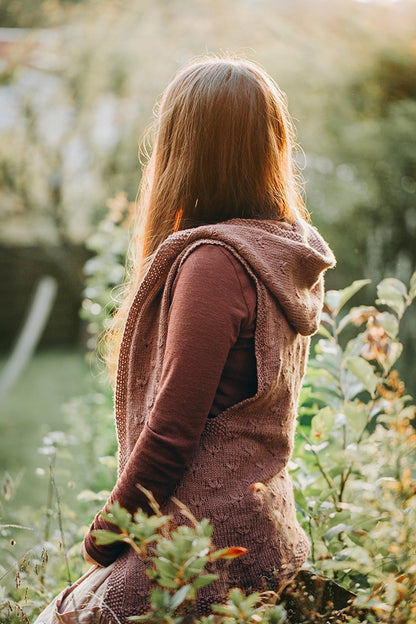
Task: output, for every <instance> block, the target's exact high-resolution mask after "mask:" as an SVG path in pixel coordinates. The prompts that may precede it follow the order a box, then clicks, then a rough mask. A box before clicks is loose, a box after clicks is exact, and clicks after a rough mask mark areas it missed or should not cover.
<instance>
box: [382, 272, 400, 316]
mask: <svg viewBox="0 0 416 624" xmlns="http://www.w3.org/2000/svg"><path fill="white" fill-rule="evenodd" d="M377 296H378V299H377V301H376V303H378V304H383V305H387V306H388V307H389V308H391V309H392V310H394V311H395V312H396V314H397V315H398V317H399V318H401V317H402V315H403V312H404V311H405V308H406V298H407V290H406V286H405V285H404V284H403V282H401V281H400V280H398V279H396V278H395V277H388V278H386V279H384V280H382V281H381V282H380V284H379V285H378V286H377Z"/></svg>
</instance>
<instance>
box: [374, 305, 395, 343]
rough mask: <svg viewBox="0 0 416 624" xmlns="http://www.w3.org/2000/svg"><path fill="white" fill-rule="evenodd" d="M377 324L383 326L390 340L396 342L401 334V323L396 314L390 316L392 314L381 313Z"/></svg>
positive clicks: (378, 315)
mask: <svg viewBox="0 0 416 624" xmlns="http://www.w3.org/2000/svg"><path fill="white" fill-rule="evenodd" d="M377 324H378V325H381V327H382V328H383V329H384V331H385V332H386V334H387V335H388V336H389V338H392V339H393V340H394V339H395V338H396V337H397V334H398V333H399V321H398V319H397V317H396V316H394V314H390V312H380V313H379V314H377Z"/></svg>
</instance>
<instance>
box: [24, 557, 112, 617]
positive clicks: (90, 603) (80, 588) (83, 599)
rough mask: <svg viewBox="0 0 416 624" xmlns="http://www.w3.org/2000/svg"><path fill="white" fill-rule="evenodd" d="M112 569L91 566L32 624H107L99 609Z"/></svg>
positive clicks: (110, 567) (102, 602) (109, 567)
mask: <svg viewBox="0 0 416 624" xmlns="http://www.w3.org/2000/svg"><path fill="white" fill-rule="evenodd" d="M113 566H114V564H111V565H109V566H107V567H106V568H102V567H100V566H92V567H91V568H90V569H89V570H88V571H87V572H86V573H85V574H84V575H83V576H81V577H80V578H79V579H78V580H77V581H75V583H73V584H72V585H71V586H70V587H67V588H66V589H64V590H63V591H62V592H61V593H60V594H58V596H56V598H55V599H54V600H53V601H52V602H51V603H50V604H49V605H48V606H47V607H46V608H45V609H44V610H43V611H42V613H40V615H39V616H38V617H37V619H36V620H35V621H34V623H33V624H108V620H107V619H106V618H104V616H103V615H102V608H103V605H104V596H105V592H106V587H107V582H108V578H109V576H110V574H111V572H112V569H113Z"/></svg>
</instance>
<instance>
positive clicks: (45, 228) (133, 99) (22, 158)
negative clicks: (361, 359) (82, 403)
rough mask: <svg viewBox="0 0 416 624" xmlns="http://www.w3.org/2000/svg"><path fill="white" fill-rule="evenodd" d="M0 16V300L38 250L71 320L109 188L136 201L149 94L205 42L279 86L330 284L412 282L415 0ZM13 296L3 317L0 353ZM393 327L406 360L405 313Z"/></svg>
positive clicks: (264, 0) (65, 8)
mask: <svg viewBox="0 0 416 624" xmlns="http://www.w3.org/2000/svg"><path fill="white" fill-rule="evenodd" d="M0 20H1V22H0V23H1V25H2V26H3V27H4V28H2V29H0V72H1V73H0V104H1V108H2V114H1V117H0V137H1V141H0V245H1V247H2V248H3V251H4V252H5V253H3V254H2V255H3V257H4V258H6V259H5V260H3V261H0V262H2V264H3V265H5V263H6V270H5V271H4V274H5V280H6V282H7V287H5V286H3V287H2V296H4V297H6V298H9V297H10V294H12V297H11V298H12V299H16V296H17V297H18V298H19V296H18V294H16V293H15V287H14V286H13V284H16V282H17V281H18V280H17V278H16V270H15V271H13V269H10V258H11V257H12V256H13V257H14V258H16V261H15V262H13V263H12V264H13V266H14V267H17V266H20V267H21V268H20V269H19V272H20V273H25V270H24V266H25V263H27V259H26V257H27V248H28V247H29V248H30V252H29V257H31V258H32V259H33V262H32V264H33V263H34V264H35V265H36V262H37V260H38V261H39V259H40V258H42V262H40V265H41V266H40V267H39V271H40V272H42V271H45V270H46V268H45V267H48V266H49V265H52V272H54V271H55V274H56V275H57V278H58V281H59V282H60V283H61V289H60V292H61V296H62V291H65V292H66V293H69V292H71V293H72V299H71V300H70V301H69V300H68V299H64V300H61V299H59V293H58V299H57V306H58V307H59V306H60V308H61V309H62V311H63V310H64V309H65V308H68V309H70V312H69V313H68V315H69V316H71V317H72V318H73V319H74V320H73V323H74V324H75V326H76V327H78V318H77V308H78V305H79V303H80V299H81V291H82V287H83V275H82V266H83V264H84V262H85V259H86V257H87V254H86V252H85V246H86V243H87V241H88V238H89V237H90V236H91V234H93V233H94V231H95V230H96V228H97V224H98V223H99V222H100V220H101V219H102V218H103V215H104V214H105V211H106V201H107V199H108V198H110V197H113V196H115V195H117V193H119V192H125V193H126V194H127V198H128V199H129V200H130V201H132V200H134V198H135V195H136V190H137V185H138V182H139V179H140V165H139V163H138V161H137V143H138V140H139V137H140V136H142V134H143V131H144V129H145V128H146V126H147V124H148V122H149V121H150V120H151V117H152V108H153V105H154V101H155V99H156V98H157V96H158V95H159V94H160V92H161V91H162V89H163V87H164V86H165V84H166V82H167V81H168V80H169V78H170V77H171V76H172V74H173V73H174V72H175V70H176V69H177V68H178V66H180V65H181V64H182V63H184V62H185V61H187V60H188V59H189V58H191V57H193V56H194V55H197V54H201V53H204V52H214V53H220V54H221V53H226V52H229V51H230V52H237V53H241V54H243V55H246V56H248V57H249V58H253V59H254V60H257V61H258V62H260V63H261V64H263V65H264V66H265V67H266V69H267V70H268V71H269V72H270V73H271V74H272V76H273V77H274V78H275V79H276V80H277V81H278V83H279V84H280V86H281V87H282V88H283V89H284V90H285V91H286V93H287V95H288V100H289V107H290V110H291V111H292V114H293V116H294V119H295V124H296V126H297V130H298V140H299V144H300V145H301V147H302V150H303V151H302V150H299V152H298V154H297V157H298V161H299V165H300V167H301V169H302V173H303V176H304V178H305V193H306V198H307V203H308V207H309V209H310V211H311V213H312V218H313V221H314V223H315V224H316V225H317V226H318V227H319V228H320V229H321V231H322V232H323V234H324V236H326V237H327V239H328V240H329V242H330V243H331V245H332V246H333V248H334V251H335V253H336V255H337V257H338V267H337V269H336V270H335V271H333V272H331V273H330V274H329V275H328V284H329V286H331V287H342V286H344V285H345V284H346V283H348V282H349V281H350V280H351V279H352V278H361V277H369V278H371V279H372V280H373V281H374V282H375V281H378V280H380V279H381V278H382V277H385V276H395V277H398V278H400V279H402V280H404V281H407V280H408V279H409V277H410V274H411V271H412V268H413V267H414V266H415V260H416V258H415V255H416V251H415V245H414V238H415V233H416V181H415V176H416V174H415V171H416V143H415V141H414V132H415V127H416V86H415V85H416V81H415V75H416V72H415V70H416V39H415V35H414V28H413V26H414V24H415V23H416V4H415V2H414V1H413V0H399V1H396V2H389V1H387V0H379V1H373V2H358V1H356V0H337V2H329V1H328V0H314V1H311V0H294V1H291V2H289V1H288V0H251V1H248V0H229V1H227V2H220V1H218V0H196V1H194V2H192V3H186V4H184V3H183V2H179V1H178V0H169V1H166V0H140V2H139V1H137V0H129V1H127V2H121V1H112V2H109V1H102V0H101V1H100V2H98V1H97V0H90V1H87V0H85V1H83V2H82V1H76V0H72V1H71V0H60V1H58V0H31V1H29V2H28V1H27V0H25V1H24V2H23V0H7V1H5V0H1V1H0ZM22 247H25V248H26V256H25V257H24V258H23V259H21V258H20V256H19V254H20V252H21V249H22ZM1 251H2V250H1V249H0V252H1ZM7 258H8V259H9V262H8V264H7ZM35 273H36V272H35ZM28 274H30V271H29V272H28ZM8 276H10V279H9V281H7V280H8ZM34 279H35V274H32V277H31V281H33V280H34ZM62 284H63V286H62ZM19 288H20V290H22V289H23V290H25V288H24V285H23V284H22V285H21V286H20V287H19ZM27 297H28V293H27V292H26V304H27ZM24 305H25V302H24V301H23V299H22V303H21V306H20V307H19V308H18V309H16V310H15V311H14V312H13V314H11V313H10V314H9V317H8V319H7V322H3V323H1V325H2V327H3V328H4V329H3V334H2V335H3V338H2V340H1V346H2V348H3V349H5V348H8V347H9V346H10V344H11V339H10V337H11V336H12V335H14V334H15V332H16V327H17V325H16V323H17V318H20V317H21V316H22V314H23V308H24ZM4 314H5V313H4ZM62 315H63V316H64V315H65V314H64V311H63V312H62ZM11 317H12V318H13V319H15V320H14V324H13V320H11ZM51 322H52V321H51ZM63 325H64V322H63V321H62V323H61V327H62V335H61V338H60V334H59V330H56V331H55V332H52V333H53V336H52V338H50V340H49V343H50V342H58V343H59V341H60V340H61V341H64V342H73V341H74V340H76V337H77V335H78V336H79V327H78V330H77V331H75V330H74V328H72V329H71V330H70V331H69V330H67V331H66V332H65V331H64V330H63ZM8 328H10V329H9V330H8ZM77 332H78V333H77ZM404 332H405V334H406V335H405V342H407V343H410V348H409V349H408V353H409V355H408V357H409V358H410V357H414V355H415V352H416V350H415V347H414V344H415V341H416V338H415V336H412V329H411V323H410V322H407V323H406V322H405V323H404ZM48 335H49V336H51V335H52V334H51V333H50V332H49V334H48V330H47V331H46V334H45V337H44V342H45V341H46V343H48Z"/></svg>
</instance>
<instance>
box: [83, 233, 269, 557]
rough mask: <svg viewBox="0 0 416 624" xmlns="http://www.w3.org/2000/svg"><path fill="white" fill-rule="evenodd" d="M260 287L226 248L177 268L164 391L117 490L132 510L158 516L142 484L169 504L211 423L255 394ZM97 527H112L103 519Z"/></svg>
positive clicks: (91, 545) (93, 550)
mask: <svg viewBox="0 0 416 624" xmlns="http://www.w3.org/2000/svg"><path fill="white" fill-rule="evenodd" d="M255 321H256V292H255V286H254V284H253V282H252V280H251V279H250V277H249V275H248V273H247V271H246V270H245V269H244V267H243V266H242V264H241V263H240V262H239V261H238V260H237V259H236V258H235V257H234V256H233V255H232V254H231V253H230V252H229V251H227V250H226V249H224V248H223V247H220V246H218V245H210V244H204V245H201V246H199V247H198V248H197V249H196V250H194V251H193V252H192V253H191V254H190V255H189V256H188V258H187V259H186V260H185V262H184V263H183V265H182V266H181V268H180V269H179V271H178V275H177V277H176V279H175V282H174V285H173V289H172V298H171V306H170V311H169V323H168V334H167V342H166V350H165V354H164V360H163V369H162V376H161V380H160V385H159V389H158V394H157V397H156V400H155V404H154V406H153V410H152V413H151V416H150V419H149V422H148V423H147V424H146V425H145V427H144V429H143V431H142V433H141V435H140V437H139V438H138V440H137V442H136V445H135V447H134V449H133V452H132V453H131V455H130V458H129V460H128V462H127V464H126V466H125V468H124V470H123V472H122V474H121V475H120V477H119V479H118V480H117V483H116V485H115V487H114V489H113V492H112V494H111V496H110V499H109V501H108V502H113V501H115V500H117V501H118V502H119V503H120V504H121V505H122V506H123V507H125V508H126V509H128V510H129V511H131V512H134V511H136V510H137V508H139V507H141V508H143V509H144V510H145V511H147V512H151V510H150V508H149V506H148V501H147V499H146V497H145V496H144V495H143V494H142V493H141V492H140V491H139V490H138V489H137V487H136V484H138V483H139V484H141V485H142V486H144V487H145V488H146V489H148V490H151V491H152V493H153V495H154V496H155V498H156V500H157V501H158V502H159V503H162V502H163V501H164V500H166V499H167V498H168V497H169V495H171V494H172V492H173V491H174V489H175V486H176V485H177V483H178V482H179V481H180V479H181V477H182V475H183V473H184V471H185V468H186V466H187V464H188V462H189V461H190V459H191V458H192V456H193V455H194V453H195V451H196V449H197V447H198V444H199V440H200V437H201V434H202V431H203V429H204V426H205V423H206V420H207V418H213V417H215V416H217V415H218V414H220V413H221V412H223V411H224V410H226V409H227V408H228V407H230V406H231V405H234V404H235V403H238V402H240V401H242V400H244V399H245V398H247V397H250V396H253V395H254V394H255V393H256V389H257V387H256V361H255V352H254V330H255ZM91 528H92V529H99V528H111V527H109V526H108V524H107V523H105V522H104V521H103V520H102V518H101V517H100V515H99V514H97V516H96V518H95V520H94V523H93V525H92V527H91ZM85 547H86V550H87V552H88V554H89V555H90V556H91V557H92V558H93V559H94V560H95V561H97V562H98V563H101V564H102V565H107V564H108V563H110V562H111V561H112V560H113V559H114V558H115V556H116V555H117V552H118V551H119V549H120V545H119V544H114V545H113V546H106V547H102V546H97V545H96V544H95V542H94V540H93V538H92V536H91V535H90V534H87V536H86V539H85Z"/></svg>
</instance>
